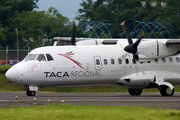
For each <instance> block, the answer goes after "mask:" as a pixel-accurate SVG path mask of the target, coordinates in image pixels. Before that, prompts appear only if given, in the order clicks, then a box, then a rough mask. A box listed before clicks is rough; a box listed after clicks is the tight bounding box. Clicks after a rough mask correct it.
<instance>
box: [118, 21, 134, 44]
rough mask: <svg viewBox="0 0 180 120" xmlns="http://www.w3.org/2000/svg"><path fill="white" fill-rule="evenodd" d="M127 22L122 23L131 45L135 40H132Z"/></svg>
mask: <svg viewBox="0 0 180 120" xmlns="http://www.w3.org/2000/svg"><path fill="white" fill-rule="evenodd" d="M125 23H126V21H123V22H122V23H121V26H122V28H123V30H124V33H125V34H126V37H127V39H128V43H129V45H130V44H133V41H132V38H131V36H130V34H129V32H128V30H127V27H126V25H125Z"/></svg>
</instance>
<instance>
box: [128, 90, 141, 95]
mask: <svg viewBox="0 0 180 120" xmlns="http://www.w3.org/2000/svg"><path fill="white" fill-rule="evenodd" d="M128 92H129V94H130V95H141V93H142V89H128Z"/></svg>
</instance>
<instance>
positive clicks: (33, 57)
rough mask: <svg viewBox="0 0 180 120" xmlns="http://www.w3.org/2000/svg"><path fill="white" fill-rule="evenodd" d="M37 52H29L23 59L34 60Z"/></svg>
mask: <svg viewBox="0 0 180 120" xmlns="http://www.w3.org/2000/svg"><path fill="white" fill-rule="evenodd" d="M36 56H37V54H29V55H28V56H27V57H26V58H25V61H28V60H35V58H36Z"/></svg>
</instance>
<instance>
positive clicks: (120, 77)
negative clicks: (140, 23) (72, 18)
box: [6, 22, 180, 96]
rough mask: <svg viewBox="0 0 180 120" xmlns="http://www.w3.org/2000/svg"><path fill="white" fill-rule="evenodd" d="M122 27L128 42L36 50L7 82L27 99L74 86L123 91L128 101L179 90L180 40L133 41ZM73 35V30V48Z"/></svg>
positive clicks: (95, 41) (105, 41)
mask: <svg viewBox="0 0 180 120" xmlns="http://www.w3.org/2000/svg"><path fill="white" fill-rule="evenodd" d="M124 23H125V22H123V23H122V26H123V28H124V30H125V33H126V36H127V38H128V41H127V39H88V40H86V38H76V41H77V42H76V46H75V45H71V46H55V45H54V46H48V47H40V48H36V49H34V50H32V51H31V52H30V53H29V54H28V55H27V57H25V59H24V60H23V61H22V62H20V63H18V64H16V65H14V66H13V67H11V68H10V69H9V70H8V71H7V72H6V77H7V78H8V79H9V80H10V81H12V82H14V83H17V84H21V85H24V86H28V89H27V92H26V94H27V96H34V95H35V94H36V91H38V87H47V86H76V85H78V86H79V85H83V86H84V85H92V86H95V85H98V86H99V85H115V86H119V87H122V88H127V89H128V91H129V94H130V95H140V94H141V93H142V89H146V88H158V90H160V93H161V95H162V96H172V95H173V94H174V85H178V84H180V54H179V51H180V39H142V38H140V39H139V40H137V41H136V39H131V37H130V35H129V34H128V32H127V30H126V27H125V25H124ZM73 26H74V24H73ZM73 28H74V27H73ZM74 33H75V29H74V30H73V35H72V41H73V43H72V44H75V35H74ZM55 39H59V38H55ZM60 39H63V40H70V38H60Z"/></svg>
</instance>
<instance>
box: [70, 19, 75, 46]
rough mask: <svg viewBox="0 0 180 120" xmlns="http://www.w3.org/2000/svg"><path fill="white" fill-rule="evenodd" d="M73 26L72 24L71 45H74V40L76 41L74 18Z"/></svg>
mask: <svg viewBox="0 0 180 120" xmlns="http://www.w3.org/2000/svg"><path fill="white" fill-rule="evenodd" d="M72 21H73V26H72V37H71V45H76V44H75V41H76V38H75V36H76V28H75V20H74V19H73V20H72Z"/></svg>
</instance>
